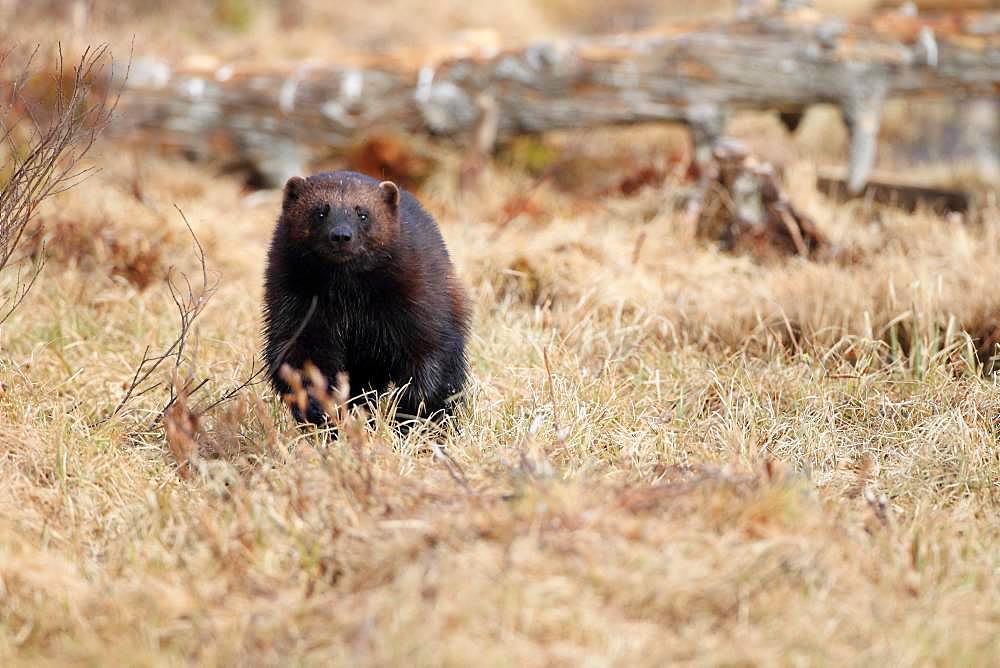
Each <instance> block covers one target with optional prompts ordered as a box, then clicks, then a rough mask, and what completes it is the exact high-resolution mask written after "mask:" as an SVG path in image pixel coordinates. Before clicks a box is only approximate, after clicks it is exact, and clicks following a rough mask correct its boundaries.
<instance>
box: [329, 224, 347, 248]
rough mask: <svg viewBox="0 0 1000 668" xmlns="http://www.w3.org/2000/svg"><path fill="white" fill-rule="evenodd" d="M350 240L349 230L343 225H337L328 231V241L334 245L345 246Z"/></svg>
mask: <svg viewBox="0 0 1000 668" xmlns="http://www.w3.org/2000/svg"><path fill="white" fill-rule="evenodd" d="M350 240H351V229H350V228H349V227H347V226H344V225H338V226H337V227H335V228H333V229H332V230H330V241H331V242H333V243H335V244H346V243H347V242H348V241H350Z"/></svg>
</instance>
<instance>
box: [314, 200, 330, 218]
mask: <svg viewBox="0 0 1000 668" xmlns="http://www.w3.org/2000/svg"><path fill="white" fill-rule="evenodd" d="M315 215H316V220H325V219H326V217H327V216H329V215H330V205H329V204H324V205H323V206H321V207H320V208H318V209H316V214H315Z"/></svg>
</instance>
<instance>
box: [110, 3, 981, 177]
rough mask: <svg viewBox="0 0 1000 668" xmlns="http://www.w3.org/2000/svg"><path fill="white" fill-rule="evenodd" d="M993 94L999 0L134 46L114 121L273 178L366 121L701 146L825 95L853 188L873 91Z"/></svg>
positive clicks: (378, 126)
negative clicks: (618, 27) (599, 26)
mask: <svg viewBox="0 0 1000 668" xmlns="http://www.w3.org/2000/svg"><path fill="white" fill-rule="evenodd" d="M998 92H1000V12H997V11H985V12H964V13H948V14H939V15H933V16H905V15H902V14H900V13H898V12H890V13H882V14H877V15H874V16H872V17H868V18H866V19H863V20H857V21H849V20H845V19H841V18H835V17H831V16H825V15H822V14H819V13H817V12H815V11H813V10H811V9H808V8H804V9H797V10H794V11H786V12H778V13H772V14H766V15H756V16H749V17H744V18H734V19H730V20H717V21H714V22H696V23H686V24H683V25H680V24H678V25H672V26H668V27H665V28H662V29H660V30H656V31H650V32H644V33H639V34H629V35H619V36H613V37H600V38H585V39H584V38H581V39H574V40H551V41H545V42H541V43H537V44H533V45H530V46H527V47H525V48H512V49H505V50H495V49H492V50H491V49H490V48H487V47H483V48H475V47H469V48H465V49H463V50H462V51H461V52H454V53H448V54H416V55H414V54H410V55H398V56H393V57H382V58H372V59H362V60H356V61H354V62H344V63H299V64H294V65H291V66H289V67H287V68H280V67H279V68H275V67H271V68H262V67H259V66H254V65H253V64H220V65H218V66H213V67H201V68H173V67H171V66H170V65H169V64H168V63H166V62H161V61H155V60H138V61H136V62H135V63H134V64H133V67H132V72H131V75H130V78H129V81H128V86H127V90H126V92H125V94H124V95H123V97H122V100H121V104H120V106H119V110H120V113H119V116H120V120H119V124H118V128H117V129H118V131H119V132H124V133H133V134H139V135H140V136H145V137H146V138H147V139H148V138H149V135H150V134H153V135H154V137H155V139H156V141H158V142H161V143H166V144H173V145H178V146H182V147H184V148H186V149H189V150H193V151H197V152H202V153H217V152H219V151H222V150H234V151H236V152H237V153H238V154H239V155H241V156H243V157H244V158H245V159H247V160H249V161H251V162H252V163H254V164H255V165H256V166H257V168H258V169H259V171H260V172H261V174H262V175H263V176H264V178H265V179H266V180H268V181H270V182H272V183H273V184H280V183H281V182H282V181H283V180H284V179H285V178H287V177H288V176H289V175H292V174H295V173H300V172H301V171H302V170H303V167H304V164H305V162H307V161H308V160H309V159H310V157H311V156H313V155H314V154H315V153H316V152H319V151H328V150H329V149H331V148H338V147H340V148H342V147H346V146H349V145H351V144H353V143H356V142H357V141H358V140H359V136H360V135H364V134H366V133H373V132H382V131H396V132H403V133H424V134H430V135H439V136H448V137H456V138H459V139H460V140H462V141H467V142H469V143H470V144H472V143H475V142H481V141H482V138H483V136H488V137H490V138H491V140H494V139H501V140H502V139H503V138H506V137H510V136H512V135H517V134H522V133H539V132H545V131H548V130H556V129H568V128H590V127H595V126H600V125H609V124H624V123H642V122H655V121H674V122H682V123H686V124H688V125H689V126H690V127H691V129H692V133H693V137H694V139H695V141H696V144H697V145H698V147H699V151H698V153H699V156H700V157H701V158H702V159H709V158H710V156H711V151H712V147H713V146H714V144H715V142H716V141H717V140H718V139H719V137H720V136H721V134H722V131H723V127H724V124H725V121H726V118H727V116H728V115H729V114H730V113H732V112H733V111H736V110H741V109H775V110H778V111H779V112H782V113H783V114H785V116H786V117H787V118H790V119H793V118H795V115H796V114H798V113H801V111H802V110H803V109H804V108H805V107H807V106H808V105H811V104H814V103H821V102H826V103H833V104H836V105H838V106H839V107H840V109H841V110H842V112H843V114H844V118H845V120H846V122H847V125H848V128H849V130H850V132H851V137H852V139H851V153H850V165H849V176H848V184H849V186H850V188H851V189H852V190H855V191H857V190H860V189H861V188H863V186H864V183H865V181H866V179H867V176H868V174H869V172H870V170H871V167H872V163H873V160H874V156H875V145H876V138H877V136H878V131H879V122H880V117H881V110H882V105H883V102H884V101H885V100H886V99H888V98H894V97H900V96H925V95H932V96H949V97H960V96H968V95H977V96H980V97H982V96H987V97H990V96H997V94H998ZM484 126H485V127H484Z"/></svg>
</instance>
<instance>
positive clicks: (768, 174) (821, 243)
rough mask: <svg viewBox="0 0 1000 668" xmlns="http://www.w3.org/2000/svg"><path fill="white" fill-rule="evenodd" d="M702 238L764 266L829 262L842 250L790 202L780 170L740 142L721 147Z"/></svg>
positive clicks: (709, 182) (709, 177) (710, 179)
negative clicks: (791, 259) (794, 259)
mask: <svg viewBox="0 0 1000 668" xmlns="http://www.w3.org/2000/svg"><path fill="white" fill-rule="evenodd" d="M704 176H705V181H706V183H705V186H704V200H703V201H702V202H701V203H700V207H699V208H700V211H701V215H700V217H699V219H698V235H699V236H701V237H703V238H708V239H711V240H714V241H717V242H718V243H719V245H720V247H721V248H722V249H723V250H726V251H730V252H734V253H739V254H747V255H750V256H752V257H754V258H755V259H757V260H759V261H769V260H774V259H779V258H782V257H788V256H794V255H798V256H800V257H804V258H809V259H828V258H832V257H834V256H836V254H837V249H836V248H835V247H834V246H833V245H832V244H831V243H830V242H829V240H828V239H827V237H826V235H824V234H823V232H822V231H821V230H820V229H819V228H818V227H817V226H816V224H815V223H814V222H813V221H812V220H811V219H810V218H809V217H808V216H806V215H804V214H803V213H802V212H800V211H798V210H797V209H796V208H795V207H794V206H792V203H791V202H790V201H789V199H788V196H787V195H786V194H785V192H784V190H783V189H782V188H781V184H780V182H779V179H778V174H777V172H776V171H775V169H774V167H773V166H772V165H770V164H769V163H766V162H761V161H759V160H757V159H756V158H754V157H753V156H751V155H748V154H747V153H746V151H745V150H744V149H743V147H742V146H740V145H739V144H737V143H735V142H721V143H720V144H719V145H718V146H716V148H715V150H714V151H713V161H712V163H711V164H710V167H709V171H708V173H706V174H705V175H704Z"/></svg>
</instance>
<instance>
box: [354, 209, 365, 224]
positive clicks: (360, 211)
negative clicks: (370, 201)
mask: <svg viewBox="0 0 1000 668" xmlns="http://www.w3.org/2000/svg"><path fill="white" fill-rule="evenodd" d="M354 213H356V214H358V220H360V221H361V222H362V223H364V222H366V221H367V220H368V212H367V211H365V210H364V209H362V208H361V207H360V206H356V207H354Z"/></svg>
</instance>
